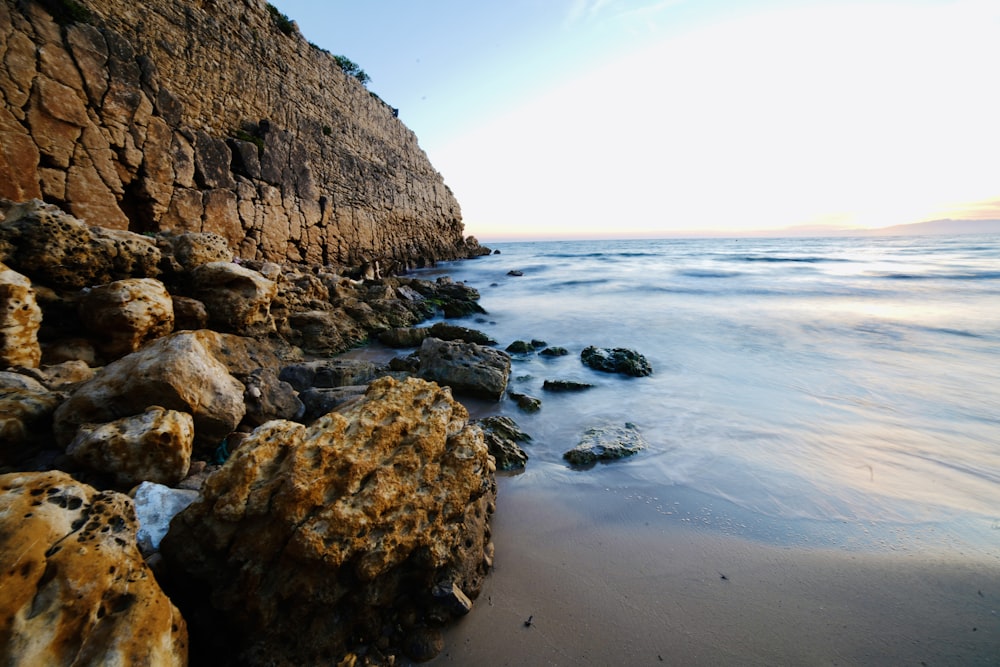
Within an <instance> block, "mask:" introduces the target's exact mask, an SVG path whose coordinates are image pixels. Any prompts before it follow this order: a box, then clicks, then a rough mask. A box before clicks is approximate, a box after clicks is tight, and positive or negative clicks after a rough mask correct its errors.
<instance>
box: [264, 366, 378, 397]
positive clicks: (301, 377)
mask: <svg viewBox="0 0 1000 667" xmlns="http://www.w3.org/2000/svg"><path fill="white" fill-rule="evenodd" d="M382 372H383V369H382V368H380V367H379V366H378V365H377V364H375V363H374V362H371V361H365V360H364V359H318V360H316V361H303V362H300V363H296V364H289V365H287V366H285V367H284V368H282V369H281V373H280V374H279V375H278V377H279V378H281V379H282V380H283V381H285V382H288V383H289V384H291V385H292V386H293V387H294V388H295V389H297V390H299V391H304V390H306V389H309V388H310V387H320V388H328V387H349V386H352V385H359V384H368V383H369V382H371V381H372V380H374V379H375V378H376V377H378V376H379V374H380V373H382Z"/></svg>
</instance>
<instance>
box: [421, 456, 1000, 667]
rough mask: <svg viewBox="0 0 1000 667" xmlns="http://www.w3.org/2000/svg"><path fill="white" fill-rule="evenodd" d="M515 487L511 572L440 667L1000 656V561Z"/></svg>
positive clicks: (950, 661) (604, 494) (505, 571)
mask: <svg viewBox="0 0 1000 667" xmlns="http://www.w3.org/2000/svg"><path fill="white" fill-rule="evenodd" d="M596 472H599V471H596ZM500 482H501V483H500V498H499V502H498V512H497V514H496V516H495V521H494V539H495V542H496V566H495V570H494V572H493V573H492V575H491V576H490V577H489V579H488V581H487V583H486V585H485V587H484V590H483V592H482V595H481V596H480V598H479V600H478V601H477V602H476V606H475V608H474V609H473V611H472V613H470V614H469V615H468V616H467V617H465V618H464V619H463V620H462V621H460V622H459V623H458V624H456V625H455V626H454V627H453V628H452V629H450V630H449V631H448V632H447V633H446V636H445V640H446V647H445V651H444V652H443V653H442V654H441V656H439V657H438V658H437V659H435V660H434V661H433V663H432V664H434V665H657V664H673V665H721V664H725V665H996V664H998V662H1000V555H998V554H992V555H991V554H989V553H986V552H983V553H968V552H963V553H955V552H945V551H940V552H935V551H922V550H921V549H920V548H919V545H913V547H912V548H903V549H900V550H899V551H892V550H888V551H887V550H870V549H865V548H843V549H831V548H812V547H805V546H774V545H769V544H764V543H761V542H757V541H751V540H748V539H745V538H742V537H735V536H730V535H727V534H725V533H723V532H720V531H717V530H710V529H706V528H704V527H698V526H697V525H689V526H686V525H685V524H684V522H683V521H678V520H677V518H676V517H668V516H665V515H664V514H663V513H662V512H660V511H658V510H657V509H656V507H655V506H654V505H652V504H650V503H649V502H648V498H645V499H644V498H643V497H641V496H630V495H629V494H628V493H623V492H621V491H615V490H613V489H605V490H603V491H596V492H595V490H594V488H593V487H589V488H586V489H581V490H579V491H573V490H567V487H566V485H558V484H556V485H554V486H551V487H549V488H541V487H540V485H538V484H537V483H533V482H537V480H524V482H523V483H522V481H521V480H520V479H518V478H505V479H501V480H500ZM876 530H877V528H876ZM998 537H1000V531H998ZM529 620H530V624H529V623H528V622H529Z"/></svg>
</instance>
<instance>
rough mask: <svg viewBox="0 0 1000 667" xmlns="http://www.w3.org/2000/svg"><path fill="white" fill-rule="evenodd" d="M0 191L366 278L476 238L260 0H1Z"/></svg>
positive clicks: (381, 125)
mask: <svg viewBox="0 0 1000 667" xmlns="http://www.w3.org/2000/svg"><path fill="white" fill-rule="evenodd" d="M50 12H51V14H50ZM52 14H54V15H55V18H53V15H52ZM0 197H6V198H10V199H14V200H26V199H31V198H39V199H43V200H45V201H47V202H51V203H57V204H60V205H63V206H65V207H67V208H68V210H69V211H70V212H71V213H73V214H74V215H75V216H77V217H79V218H82V219H84V220H86V221H87V222H88V223H90V224H95V225H101V226H103V227H106V228H110V229H119V230H124V229H128V230H132V231H138V232H147V231H162V230H173V231H175V232H184V231H196V232H214V233H217V234H219V235H220V236H222V237H223V238H225V239H226V241H227V242H228V243H229V245H231V246H232V247H233V248H234V249H235V250H236V252H237V254H238V255H239V256H241V257H244V258H248V259H261V260H272V261H279V262H284V261H293V262H300V261H304V262H309V263H319V264H337V265H341V266H357V267H367V268H368V269H369V270H370V271H372V272H373V274H374V275H372V276H371V277H376V275H377V273H378V271H379V270H380V269H381V270H392V269H393V268H398V267H406V266H416V265H423V264H426V263H429V262H433V261H436V260H440V259H451V258H457V257H465V256H469V255H471V254H482V253H483V252H488V251H486V250H485V249H482V248H480V246H479V245H478V243H476V242H475V240H474V239H472V238H471V237H470V238H469V240H466V239H463V236H462V230H463V228H462V221H461V213H460V211H459V206H458V203H457V202H456V201H455V198H454V197H453V195H452V193H451V191H450V190H449V189H448V187H447V186H446V185H445V184H444V182H443V180H442V177H441V175H440V174H438V173H437V172H436V171H435V170H434V169H433V167H432V166H431V165H430V163H429V161H428V160H427V157H426V155H425V154H424V152H423V151H422V150H421V149H420V147H419V145H418V144H417V139H416V137H415V136H414V135H413V133H412V132H410V131H409V130H408V129H407V128H406V127H405V126H404V125H403V124H402V123H401V122H400V121H399V120H398V118H396V114H395V112H394V110H393V109H392V108H390V107H389V106H388V105H387V104H385V103H384V102H382V101H381V100H380V99H378V98H377V97H376V96H374V95H373V94H371V93H370V92H369V91H367V90H366V89H365V88H364V87H363V86H362V85H361V84H360V83H359V82H358V81H357V80H355V79H354V78H352V77H349V76H347V75H345V74H344V73H343V72H342V71H341V69H340V67H339V66H338V65H337V64H336V62H335V61H334V59H333V57H332V56H331V55H330V54H329V53H326V52H325V51H323V50H321V49H319V48H317V47H315V46H313V45H311V44H309V43H308V42H307V41H306V40H305V39H304V38H303V37H302V36H301V35H300V34H299V33H298V31H297V30H296V29H295V28H294V24H285V23H283V22H282V21H280V20H279V15H277V14H276V13H275V12H271V11H269V7H268V5H267V4H266V3H265V2H263V0H236V1H234V2H229V3H218V2H214V1H210V0H209V1H201V0H188V1H186V2H174V1H172V0H148V1H146V2H132V1H130V0H102V1H101V2H87V1H85V2H82V3H81V2H73V3H70V2H64V1H60V0H46V1H44V2H24V1H18V0H3V2H0ZM70 254H72V253H71V252H70ZM142 277H144V276H142Z"/></svg>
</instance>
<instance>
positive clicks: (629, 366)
mask: <svg viewBox="0 0 1000 667" xmlns="http://www.w3.org/2000/svg"><path fill="white" fill-rule="evenodd" d="M580 359H581V360H582V361H583V363H585V364H586V365H588V366H590V367H591V368H593V369H594V370H596V371H604V372H605V373H621V374H622V375H631V376H633V377H644V376H646V375H652V374H653V368H652V367H651V366H650V365H649V362H648V361H646V357H644V356H642V355H641V354H639V353H638V352H636V351H635V350H629V349H627V348H624V347H616V348H614V349H611V348H606V347H594V346H593V345H591V346H590V347H588V348H586V349H584V351H583V352H581V353H580Z"/></svg>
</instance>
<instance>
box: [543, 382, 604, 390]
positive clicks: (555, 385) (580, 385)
mask: <svg viewBox="0 0 1000 667" xmlns="http://www.w3.org/2000/svg"><path fill="white" fill-rule="evenodd" d="M593 386H594V385H592V384H588V383H586V382H576V381H574V380H546V381H545V382H543V383H542V389H544V390H545V391H583V390H584V389H590V388H591V387H593Z"/></svg>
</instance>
